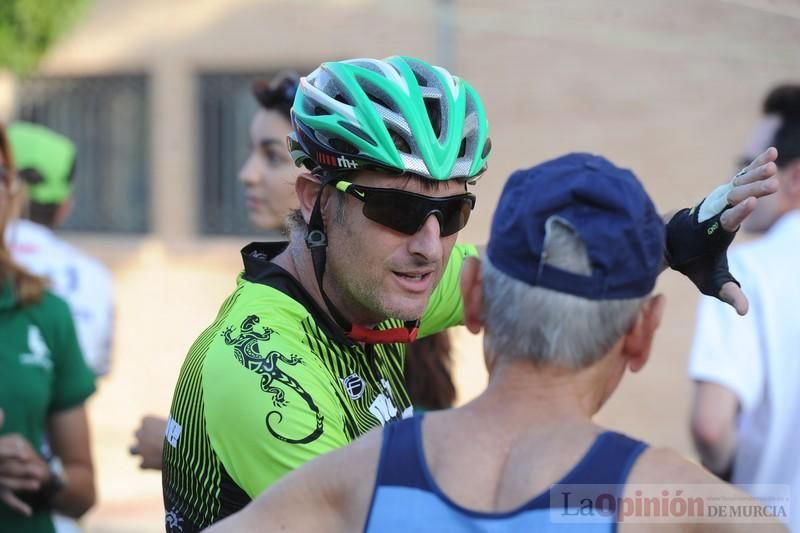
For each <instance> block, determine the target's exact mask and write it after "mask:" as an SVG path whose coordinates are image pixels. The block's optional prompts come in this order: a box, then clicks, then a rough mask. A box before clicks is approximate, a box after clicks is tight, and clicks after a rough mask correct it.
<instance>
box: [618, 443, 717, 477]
mask: <svg viewBox="0 0 800 533" xmlns="http://www.w3.org/2000/svg"><path fill="white" fill-rule="evenodd" d="M628 482H629V483H634V484H635V483H723V482H722V481H721V480H720V479H719V478H718V477H716V476H714V475H713V474H711V473H710V472H709V471H708V470H706V469H705V468H703V467H702V466H700V465H699V464H697V463H694V462H692V461H689V460H688V459H686V458H685V457H684V456H682V455H681V454H679V453H678V452H676V451H675V450H671V449H669V448H656V447H653V446H650V447H648V448H647V449H646V450H645V451H644V452H642V455H641V456H640V457H639V460H638V461H636V464H635V465H634V466H633V469H632V470H631V473H630V476H629V477H628Z"/></svg>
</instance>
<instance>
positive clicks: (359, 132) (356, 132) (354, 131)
mask: <svg viewBox="0 0 800 533" xmlns="http://www.w3.org/2000/svg"><path fill="white" fill-rule="evenodd" d="M339 125H340V126H341V127H343V128H344V129H346V130H347V131H349V132H350V133H352V134H353V135H356V136H357V137H359V138H361V139H363V140H365V141H367V142H368V143H370V144H371V145H372V146H378V143H377V142H375V139H373V138H372V137H370V136H369V135H367V134H366V133H365V132H364V130H362V129H361V128H358V127H356V126H353V125H352V124H350V123H349V122H343V121H341V120H340V121H339Z"/></svg>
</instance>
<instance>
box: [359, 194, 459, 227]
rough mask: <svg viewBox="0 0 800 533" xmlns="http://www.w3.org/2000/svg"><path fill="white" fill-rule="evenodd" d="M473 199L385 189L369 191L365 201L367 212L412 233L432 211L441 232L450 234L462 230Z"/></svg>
mask: <svg viewBox="0 0 800 533" xmlns="http://www.w3.org/2000/svg"><path fill="white" fill-rule="evenodd" d="M473 205H474V202H473V200H472V198H471V197H463V196H460V197H456V198H450V199H447V198H443V199H431V200H428V201H426V200H422V199H420V197H419V196H418V195H409V194H404V193H403V192H398V191H392V190H386V191H376V190H374V189H373V190H372V191H370V194H369V197H368V198H367V201H366V202H365V203H364V210H363V212H364V216H365V217H367V218H368V219H370V220H372V221H374V222H377V223H379V224H382V225H384V226H387V227H389V228H391V229H393V230H395V231H399V232H400V233H405V234H406V235H413V234H414V233H416V232H417V231H419V229H420V228H421V227H422V225H423V224H425V221H426V220H427V218H428V217H429V216H431V215H434V216H436V218H437V219H438V220H439V226H440V228H441V229H440V235H441V236H442V237H447V236H448V235H452V234H454V233H456V232H458V231H459V230H461V229H462V228H463V227H464V226H465V225H466V224H467V220H469V215H470V212H471V211H472V206H473Z"/></svg>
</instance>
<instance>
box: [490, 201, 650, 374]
mask: <svg viewBox="0 0 800 533" xmlns="http://www.w3.org/2000/svg"><path fill="white" fill-rule="evenodd" d="M543 257H544V258H546V259H544V260H545V262H546V263H547V264H548V265H551V266H553V267H556V268H559V269H561V270H565V271H567V272H572V273H574V274H583V275H589V274H591V266H590V263H589V255H588V253H587V251H586V246H585V244H584V243H583V241H582V240H581V238H580V236H579V235H578V234H577V233H576V232H575V230H574V229H573V228H572V226H571V225H570V224H569V223H568V222H567V221H565V220H564V219H562V218H559V217H557V216H553V217H550V218H549V219H548V220H547V222H546V226H545V241H544V255H543ZM482 263H483V267H482V272H483V295H484V308H483V312H484V319H485V330H486V333H485V338H484V343H485V345H486V349H487V350H488V351H490V352H492V353H494V354H495V355H497V356H498V357H508V358H514V359H518V360H521V359H525V360H529V361H531V362H534V363H536V364H541V365H555V366H561V367H567V368H573V369H579V368H585V367H588V366H591V365H592V364H594V363H595V362H596V361H598V360H599V359H600V358H601V357H602V356H603V355H605V354H606V352H608V350H609V349H610V348H611V347H612V346H613V345H614V343H615V342H617V341H618V340H619V338H620V337H621V336H622V335H623V334H624V333H625V332H626V331H627V330H628V329H629V328H630V326H631V325H632V324H633V321H634V320H635V319H636V316H637V314H638V313H639V310H640V308H641V305H642V303H643V302H644V301H645V299H646V298H634V299H625V300H599V301H596V300H588V299H585V298H581V297H578V296H573V295H571V294H565V293H561V292H556V291H553V290H550V289H545V288H542V287H533V286H530V285H528V284H526V283H524V282H522V281H518V280H516V279H514V278H512V277H509V276H507V275H506V274H504V273H503V272H501V271H500V270H498V269H497V268H496V267H495V266H493V265H492V264H491V262H490V261H489V260H488V258H486V257H483V258H482Z"/></svg>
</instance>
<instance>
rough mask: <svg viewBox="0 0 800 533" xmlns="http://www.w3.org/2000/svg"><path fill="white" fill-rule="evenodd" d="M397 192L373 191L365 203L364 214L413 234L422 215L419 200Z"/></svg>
mask: <svg viewBox="0 0 800 533" xmlns="http://www.w3.org/2000/svg"><path fill="white" fill-rule="evenodd" d="M409 200H413V199H410V198H407V197H404V196H401V195H399V194H397V193H394V192H391V191H387V192H383V191H372V192H370V195H369V198H368V199H367V201H366V202H365V203H364V216H365V217H367V218H368V219H370V220H372V221H375V222H377V223H378V224H382V225H384V226H387V227H389V228H392V229H393V230H395V231H399V232H400V233H405V234H406V235H413V234H414V233H415V232H416V231H417V229H418V228H419V225H416V222H417V220H418V219H419V217H420V216H421V215H422V213H421V211H422V210H421V209H420V206H419V202H416V203H414V202H410V201H409Z"/></svg>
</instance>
